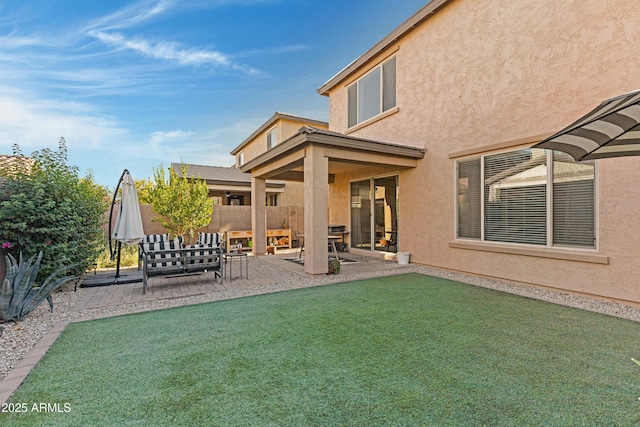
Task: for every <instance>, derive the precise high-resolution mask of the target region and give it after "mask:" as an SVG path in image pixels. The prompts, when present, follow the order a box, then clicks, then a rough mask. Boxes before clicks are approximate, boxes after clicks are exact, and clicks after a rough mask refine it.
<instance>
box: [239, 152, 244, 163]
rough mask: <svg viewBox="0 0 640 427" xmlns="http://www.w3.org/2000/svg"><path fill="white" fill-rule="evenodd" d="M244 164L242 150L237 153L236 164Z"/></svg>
mask: <svg viewBox="0 0 640 427" xmlns="http://www.w3.org/2000/svg"><path fill="white" fill-rule="evenodd" d="M242 165H244V151H241V152H239V153H238V166H242Z"/></svg>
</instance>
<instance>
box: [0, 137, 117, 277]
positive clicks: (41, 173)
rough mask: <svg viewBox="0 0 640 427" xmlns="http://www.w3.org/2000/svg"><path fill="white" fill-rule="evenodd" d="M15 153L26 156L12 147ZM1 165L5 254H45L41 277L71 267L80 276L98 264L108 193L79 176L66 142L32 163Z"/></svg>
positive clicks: (0, 237) (0, 236)
mask: <svg viewBox="0 0 640 427" xmlns="http://www.w3.org/2000/svg"><path fill="white" fill-rule="evenodd" d="M14 154H15V155H16V156H22V153H21V152H20V148H19V147H18V146H14ZM19 159H20V160H24V161H15V159H14V161H5V162H0V177H1V178H0V179H1V180H2V188H1V189H0V243H1V244H2V248H3V253H4V254H7V253H8V254H11V255H13V256H14V257H18V254H19V253H24V254H25V256H26V257H30V256H32V255H35V254H37V253H39V252H42V253H43V257H42V263H41V267H40V271H41V274H42V276H43V277H47V276H49V275H50V274H51V273H52V272H54V271H56V270H58V269H60V268H62V267H65V266H70V265H73V266H74V267H73V269H72V270H71V274H73V275H79V274H81V273H83V272H84V271H86V269H87V268H88V267H89V266H90V265H91V264H93V263H94V262H95V259H96V258H97V256H98V254H99V253H100V251H101V248H102V245H103V242H104V239H105V237H104V232H103V230H102V228H101V226H102V225H103V224H104V223H105V220H106V219H105V215H104V212H105V211H106V210H107V208H108V204H109V196H108V192H107V189H106V188H105V187H102V186H100V185H98V184H96V183H95V182H94V181H93V177H92V176H91V175H87V176H86V177H84V178H81V177H79V175H78V169H77V167H75V166H69V165H67V163H66V162H67V148H66V144H65V141H64V138H61V139H60V143H59V146H58V150H55V151H54V150H50V149H48V148H45V149H43V150H41V151H36V152H34V153H33V154H32V158H31V160H30V159H28V158H26V157H24V156H22V157H20V158H19Z"/></svg>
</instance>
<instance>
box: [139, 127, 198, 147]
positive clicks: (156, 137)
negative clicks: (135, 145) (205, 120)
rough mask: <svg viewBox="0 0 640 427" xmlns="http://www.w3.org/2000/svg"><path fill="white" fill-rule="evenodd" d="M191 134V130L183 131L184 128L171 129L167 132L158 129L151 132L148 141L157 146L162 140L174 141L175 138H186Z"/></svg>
mask: <svg viewBox="0 0 640 427" xmlns="http://www.w3.org/2000/svg"><path fill="white" fill-rule="evenodd" d="M191 136H193V132H192V131H184V130H172V131H168V132H164V131H158V132H153V133H152V134H151V138H149V142H150V143H151V144H152V145H155V146H158V145H160V144H162V143H164V142H175V141H177V140H182V139H186V138H189V137H191Z"/></svg>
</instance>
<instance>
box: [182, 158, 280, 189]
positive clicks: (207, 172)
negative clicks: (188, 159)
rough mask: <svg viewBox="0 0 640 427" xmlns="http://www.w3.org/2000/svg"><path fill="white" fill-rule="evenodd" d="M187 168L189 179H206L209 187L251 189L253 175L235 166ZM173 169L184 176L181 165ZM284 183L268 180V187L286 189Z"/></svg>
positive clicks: (193, 166) (191, 166)
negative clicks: (222, 186) (234, 186)
mask: <svg viewBox="0 0 640 427" xmlns="http://www.w3.org/2000/svg"><path fill="white" fill-rule="evenodd" d="M186 166H187V176H188V177H189V178H198V177H200V179H204V180H205V181H206V182H207V184H209V185H216V184H217V185H240V186H248V187H251V174H248V173H244V172H242V171H241V170H240V169H238V168H236V167H235V166H231V167H224V166H205V165H191V164H186ZM171 168H172V169H173V170H174V171H175V172H176V173H177V174H178V176H182V169H181V163H171ZM284 185H285V184H284V182H281V181H272V180H267V187H269V188H281V187H284Z"/></svg>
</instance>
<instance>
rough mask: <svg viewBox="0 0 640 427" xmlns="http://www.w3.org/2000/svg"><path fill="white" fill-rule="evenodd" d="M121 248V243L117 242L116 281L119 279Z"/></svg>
mask: <svg viewBox="0 0 640 427" xmlns="http://www.w3.org/2000/svg"><path fill="white" fill-rule="evenodd" d="M121 248H122V242H118V249H117V250H118V260H117V261H116V276H115V278H116V279H117V278H118V277H120V249H121Z"/></svg>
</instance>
